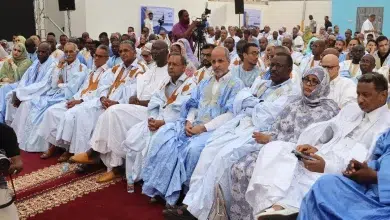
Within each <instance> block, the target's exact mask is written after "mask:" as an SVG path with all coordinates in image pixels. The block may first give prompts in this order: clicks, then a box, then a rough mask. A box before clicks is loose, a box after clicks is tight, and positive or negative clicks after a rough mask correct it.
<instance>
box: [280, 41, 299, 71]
mask: <svg viewBox="0 0 390 220" xmlns="http://www.w3.org/2000/svg"><path fill="white" fill-rule="evenodd" d="M292 44H293V42H292V40H291V38H287V37H285V38H283V41H282V45H283V46H285V47H287V48H288V49H289V50H290V51H292V52H291V58H292V59H293V62H294V64H295V65H297V66H299V64H301V62H302V59H303V55H302V53H301V52H297V51H294V50H293V49H292Z"/></svg>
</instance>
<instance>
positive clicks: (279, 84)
mask: <svg viewBox="0 0 390 220" xmlns="http://www.w3.org/2000/svg"><path fill="white" fill-rule="evenodd" d="M292 65H293V61H292V58H291V56H290V55H289V54H286V53H278V54H277V55H276V56H275V57H274V58H273V59H272V60H271V80H261V77H258V78H257V79H256V81H255V82H254V83H253V85H252V87H251V88H250V89H244V90H242V91H240V93H239V94H238V95H237V97H236V98H235V100H234V103H233V110H234V114H235V117H234V118H233V119H232V120H230V121H227V123H225V124H224V125H223V126H222V127H220V128H219V129H217V130H216V131H215V132H214V133H213V135H211V138H210V139H209V140H208V141H207V144H206V147H205V149H204V150H203V152H202V154H201V156H200V158H199V162H198V164H197V165H196V168H195V171H194V173H193V175H192V177H191V182H190V190H189V192H188V194H187V196H186V197H185V199H184V202H183V203H184V204H186V205H188V211H189V212H191V214H193V215H194V216H196V217H197V218H199V219H206V218H207V216H208V214H209V212H210V210H211V206H212V202H213V200H214V198H213V197H214V186H215V184H216V183H217V182H218V181H220V180H221V179H227V181H228V180H229V178H228V176H226V175H224V170H229V169H230V167H231V165H232V164H233V163H234V161H235V160H234V158H236V157H237V154H238V155H241V154H244V155H245V154H246V153H249V152H251V151H253V150H258V149H253V148H246V146H247V145H245V144H246V143H247V142H249V141H251V140H252V134H253V132H254V131H255V130H257V131H267V130H269V129H270V127H271V125H272V124H273V123H274V120H275V119H276V117H277V116H278V114H279V113H280V112H281V111H282V110H283V108H284V107H285V106H286V105H288V103H289V102H290V100H291V99H292V98H295V97H296V96H299V95H300V93H301V91H300V89H299V88H298V87H296V86H295V84H294V83H293V82H292V81H291V79H290V73H291V70H292ZM236 153H237V154H236ZM230 158H231V159H230ZM222 181H223V180H222Z"/></svg>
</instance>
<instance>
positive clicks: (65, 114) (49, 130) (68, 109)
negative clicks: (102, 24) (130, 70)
mask: <svg viewBox="0 0 390 220" xmlns="http://www.w3.org/2000/svg"><path fill="white" fill-rule="evenodd" d="M108 57H109V48H108V47H107V46H105V45H100V46H99V47H98V48H97V50H96V52H95V67H96V69H94V70H92V71H91V72H90V73H89V76H88V77H86V78H85V80H84V83H83V86H82V87H81V88H80V90H79V91H78V92H77V93H76V94H75V95H74V96H73V98H72V99H71V100H68V101H63V102H60V103H58V104H55V105H53V106H51V107H50V108H49V109H48V110H47V111H46V112H45V113H44V117H43V120H42V123H41V125H40V126H39V128H38V131H37V133H38V135H39V136H40V137H41V138H43V139H44V140H45V142H46V143H45V144H46V145H47V146H48V145H50V147H49V149H48V150H47V151H46V152H45V153H44V154H43V155H42V156H41V158H42V159H47V158H49V157H51V156H52V155H53V154H54V152H55V150H56V147H55V146H61V144H62V143H60V142H58V141H57V136H62V135H64V136H70V135H71V134H72V131H69V129H68V128H67V127H65V128H64V126H65V121H69V120H71V119H72V118H74V113H75V112H77V109H78V108H79V106H80V104H81V103H83V102H88V101H89V100H91V99H94V98H97V97H99V93H100V92H101V91H104V90H105V89H106V88H107V87H108V86H109V84H108V83H110V82H109V79H110V78H111V77H110V75H111V74H112V71H111V69H109V68H108V65H107V64H106V63H107V61H108ZM69 124H70V123H67V124H66V125H68V126H69ZM63 132H65V133H64V134H62V133H63ZM69 157H70V153H69V152H68V151H65V152H64V154H63V155H62V156H61V157H60V158H59V160H58V161H59V162H65V161H67V160H68V159H69Z"/></svg>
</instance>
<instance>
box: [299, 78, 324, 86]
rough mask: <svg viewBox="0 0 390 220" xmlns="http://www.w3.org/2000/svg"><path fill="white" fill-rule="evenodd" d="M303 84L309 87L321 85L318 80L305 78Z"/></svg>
mask: <svg viewBox="0 0 390 220" xmlns="http://www.w3.org/2000/svg"><path fill="white" fill-rule="evenodd" d="M302 82H303V84H306V85H309V86H317V85H318V84H320V82H318V81H317V80H310V79H308V78H303V79H302Z"/></svg>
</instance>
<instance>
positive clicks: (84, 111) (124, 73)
mask: <svg viewBox="0 0 390 220" xmlns="http://www.w3.org/2000/svg"><path fill="white" fill-rule="evenodd" d="M119 53H120V54H121V59H122V60H123V63H122V64H121V65H119V66H115V67H114V68H112V71H111V72H112V74H109V75H108V77H109V79H107V84H106V85H109V86H105V87H104V91H102V92H99V95H98V97H94V98H92V99H91V100H89V101H86V102H83V103H81V104H79V105H78V106H77V108H76V109H75V110H74V111H73V112H72V115H71V117H68V118H64V120H65V121H64V122H63V123H61V124H60V126H62V127H61V128H58V131H62V132H58V133H57V135H56V136H57V137H56V141H57V142H59V143H64V144H65V145H62V146H61V147H64V148H65V149H66V150H67V151H68V152H69V153H70V154H75V153H83V152H86V151H87V150H88V149H89V145H88V142H89V140H90V138H91V135H92V133H93V131H94V128H95V125H96V122H97V121H98V118H99V116H100V115H101V114H103V113H104V112H105V111H106V109H109V108H111V107H112V106H114V105H117V104H124V103H128V102H129V99H130V97H131V96H133V95H134V93H135V92H136V90H137V89H136V87H137V84H136V81H137V79H138V78H139V77H140V76H141V75H143V74H144V73H145V71H147V70H148V69H147V67H146V66H145V65H143V64H140V63H139V62H138V60H137V59H136V52H135V47H134V44H133V43H132V42H130V41H122V42H121V44H120V46H119ZM107 128H108V127H107ZM105 137H106V138H107V133H105Z"/></svg>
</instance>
